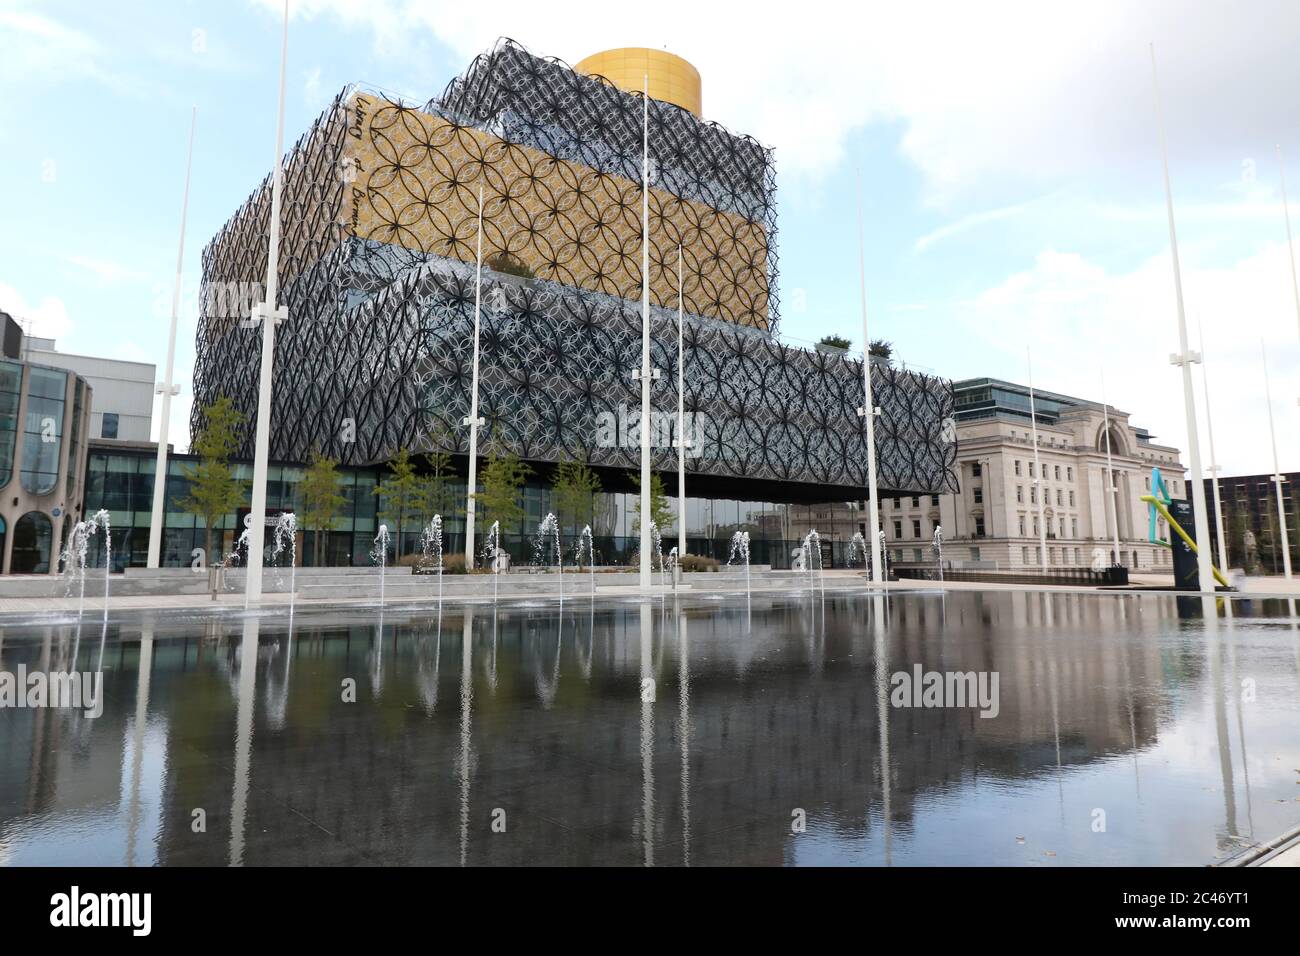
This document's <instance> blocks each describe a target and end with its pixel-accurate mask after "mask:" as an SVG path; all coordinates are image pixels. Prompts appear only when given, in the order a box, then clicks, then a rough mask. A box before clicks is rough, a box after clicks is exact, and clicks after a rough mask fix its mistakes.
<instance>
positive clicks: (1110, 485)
mask: <svg viewBox="0 0 1300 956" xmlns="http://www.w3.org/2000/svg"><path fill="white" fill-rule="evenodd" d="M1101 414H1102V420H1103V422H1104V423H1105V424H1104V425H1103V427H1104V428H1105V429H1106V497H1107V498H1108V499H1109V503H1110V509H1109V510H1110V511H1111V513H1112V514H1113V515H1114V518H1115V523H1114V524H1113V525H1112V526H1111V531H1112V533H1113V535H1114V538H1113V543H1114V546H1115V558H1114V564H1115V566H1118V565H1119V563H1120V560H1119V487H1118V486H1117V485H1116V484H1115V468H1114V466H1113V465H1112V464H1111V458H1110V405H1109V404H1107V402H1106V370H1105V369H1102V371H1101Z"/></svg>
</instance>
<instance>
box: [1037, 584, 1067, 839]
mask: <svg viewBox="0 0 1300 956" xmlns="http://www.w3.org/2000/svg"><path fill="white" fill-rule="evenodd" d="M1042 598H1043V625H1044V627H1043V633H1045V634H1048V635H1051V634H1053V633H1054V632H1055V630H1056V620H1055V617H1054V615H1053V613H1052V595H1051V594H1050V593H1048V592H1046V591H1044V592H1043V593H1042ZM1047 646H1048V647H1049V648H1051V651H1050V653H1049V654H1048V664H1047V670H1048V673H1049V674H1050V675H1051V681H1050V682H1049V683H1048V689H1049V690H1050V692H1051V695H1052V738H1053V739H1054V741H1055V742H1056V802H1057V806H1058V808H1059V809H1060V811H1061V823H1062V824H1064V823H1065V786H1064V784H1063V782H1062V780H1061V777H1062V772H1063V771H1062V768H1061V712H1060V667H1059V666H1058V664H1059V661H1058V660H1057V654H1058V653H1059V645H1058V644H1057V643H1056V641H1055V640H1053V639H1052V638H1051V637H1050V636H1049V637H1048V639H1047Z"/></svg>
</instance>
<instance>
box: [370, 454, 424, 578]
mask: <svg viewBox="0 0 1300 956" xmlns="http://www.w3.org/2000/svg"><path fill="white" fill-rule="evenodd" d="M419 486H420V478H419V476H418V475H417V474H416V472H415V463H414V462H413V461H411V453H410V452H409V451H408V450H407V449H406V448H402V449H400V450H399V451H398V452H397V456H396V457H395V458H394V459H393V460H392V461H390V462H389V463H388V476H387V477H386V478H384V480H383V481H381V482H380V483H379V484H378V485H376V486H375V494H376V495H378V496H379V520H380V521H381V522H383V523H385V524H387V525H388V533H389V535H390V537H391V538H392V541H393V549H394V555H395V557H398V558H400V557H401V556H402V526H403V524H404V523H405V521H406V519H407V517H408V516H410V515H411V514H413V513H414V505H415V499H416V495H417V493H418V491H419Z"/></svg>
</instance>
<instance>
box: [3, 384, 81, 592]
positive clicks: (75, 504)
mask: <svg viewBox="0 0 1300 956" xmlns="http://www.w3.org/2000/svg"><path fill="white" fill-rule="evenodd" d="M90 396H91V389H90V386H89V385H87V384H86V381H85V380H84V379H82V378H81V377H79V376H77V375H74V374H72V373H71V372H66V371H64V370H62V369H55V368H47V367H45V366H43V365H36V364H33V363H30V362H19V361H14V360H11V359H0V566H2V568H3V571H4V573H6V574H46V573H50V572H52V571H55V570H57V568H58V554H59V551H60V550H61V548H62V546H63V542H64V540H65V538H66V536H67V534H68V532H69V530H70V529H71V527H72V525H73V524H75V523H76V522H77V521H78V520H80V519H81V517H82V516H83V515H84V513H85V512H84V507H85V504H84V502H83V495H82V476H83V475H84V474H85V462H86V459H85V455H86V445H87V435H88V432H89V425H90V416H89V414H88V413H89V410H90Z"/></svg>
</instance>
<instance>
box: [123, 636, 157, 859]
mask: <svg viewBox="0 0 1300 956" xmlns="http://www.w3.org/2000/svg"><path fill="white" fill-rule="evenodd" d="M152 669H153V626H152V625H143V626H142V629H141V632H140V660H139V663H138V664H137V665H136V682H135V727H134V729H133V731H132V733H131V809H130V812H129V813H128V815H127V824H126V865H127V866H135V841H136V837H137V835H138V831H139V828H140V770H141V767H142V766H143V762H144V761H143V753H142V752H143V750H144V725H145V719H146V718H147V717H148V716H149V675H150V672H151V671H152Z"/></svg>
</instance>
